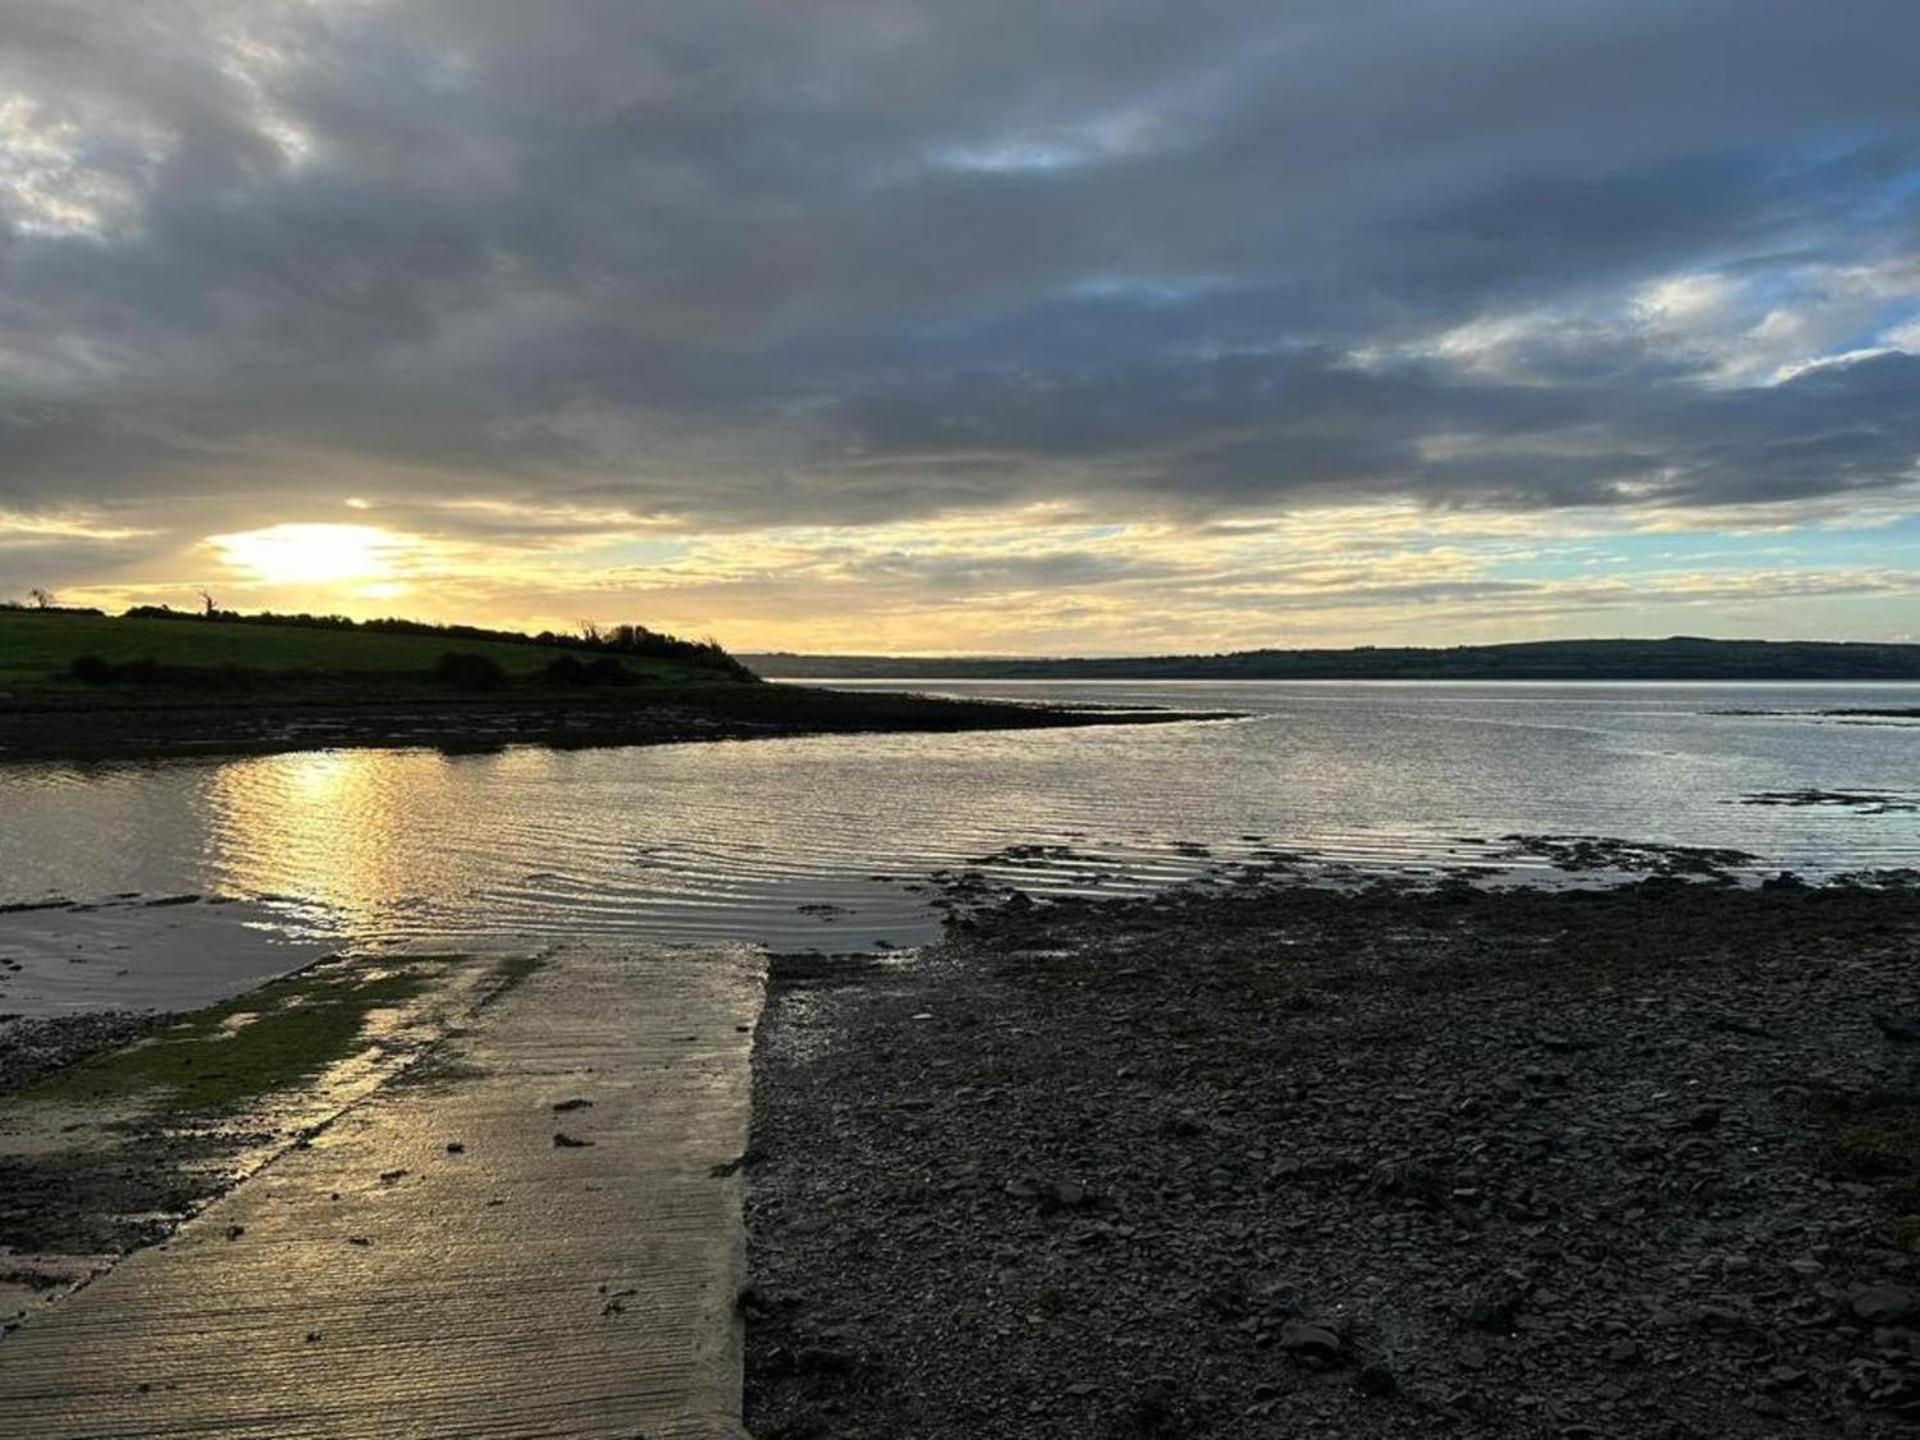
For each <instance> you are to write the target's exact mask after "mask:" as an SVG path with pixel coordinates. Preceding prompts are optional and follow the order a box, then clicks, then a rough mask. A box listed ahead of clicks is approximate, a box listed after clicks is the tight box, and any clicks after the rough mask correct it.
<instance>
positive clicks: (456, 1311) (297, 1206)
mask: <svg viewBox="0 0 1920 1440" xmlns="http://www.w3.org/2000/svg"><path fill="white" fill-rule="evenodd" d="M763 988H764V973H763V968H762V963H761V961H760V958H759V956H758V955H757V954H756V953H754V952H751V951H747V950H700V951H687V950H669V949H660V950H635V949H627V950H622V951H604V950H564V951H561V952H558V953H557V954H555V955H554V956H553V957H552V958H551V959H550V960H549V961H548V962H547V963H546V964H545V965H544V966H543V967H542V968H541V969H539V970H537V971H536V972H534V973H533V974H532V975H531V976H530V977H528V978H527V979H526V980H525V981H524V982H522V983H521V984H520V985H518V986H517V987H515V988H514V989H513V990H511V991H510V992H508V993H506V994H504V995H503V996H501V997H500V998H499V1000H498V1001H497V1002H495V1003H494V1004H492V1005H490V1006H488V1007H487V1008H486V1009H484V1010H483V1011H481V1012H480V1013H479V1014H478V1016H476V1018H475V1020H474V1022H473V1024H472V1025H471V1027H470V1028H469V1029H468V1030H467V1031H466V1032H465V1033H463V1034H460V1035H458V1036H456V1037H453V1038H451V1039H449V1040H448V1041H446V1042H444V1044H443V1045H442V1046H441V1047H440V1049H439V1050H438V1051H436V1052H435V1053H434V1054H433V1055H432V1056H430V1057H429V1059H428V1060H426V1061H424V1062H422V1065H421V1067H418V1069H417V1070H416V1072H414V1073H412V1074H409V1075H408V1076H406V1077H403V1078H402V1079H401V1080H400V1081H398V1082H396V1083H393V1084H390V1085H388V1086H387V1087H385V1088H384V1089H382V1090H380V1091H378V1092H376V1093H375V1094H374V1095H373V1096H372V1097H370V1098H369V1099H367V1100H366V1101H364V1102H362V1103H361V1104H360V1105H358V1106H356V1107H355V1108H354V1109H352V1110H350V1111H348V1112H347V1113H346V1114H345V1115H344V1116H342V1117H341V1118H340V1119H339V1120H338V1121H337V1122H336V1123H335V1124H334V1125H333V1126H331V1127H330V1128H329V1129H328V1130H326V1131H325V1132H324V1133H322V1134H320V1135H318V1136H316V1137H314V1138H313V1140H312V1141H311V1143H310V1144H309V1145H308V1146H306V1147H305V1148H294V1149H291V1150H289V1151H287V1152H286V1153H285V1154H284V1155H282V1156H281V1157H280V1158H278V1159H277V1160H275V1161H274V1162H273V1163H272V1164H271V1165H269V1166H268V1167H267V1168H266V1169H265V1170H263V1171H262V1172H261V1173H259V1174H258V1175H256V1176H255V1177H254V1178H253V1179H251V1180H250V1181H248V1182H247V1183H245V1184H244V1185H242V1186H241V1187H240V1188H239V1189H237V1190H236V1191H234V1192H233V1193H231V1194H230V1195H228V1196H227V1197H225V1198H224V1199H223V1200H220V1201H218V1202H216V1203H215V1204H214V1205H212V1206H210V1207H209V1208H208V1209H207V1210H206V1211H204V1212H203V1213H202V1214H201V1215H199V1216H198V1217H197V1218H195V1219H194V1220H192V1221H190V1222H189V1223H188V1224H187V1225H185V1226H183V1227H182V1228H181V1229H180V1230H179V1231H178V1232H177V1233H176V1234H175V1235H174V1236H173V1238H172V1239H171V1240H170V1241H168V1242H167V1243H165V1244H164V1245H160V1246H156V1247H154V1248H153V1249H150V1250H145V1251H141V1252H139V1253H137V1254H135V1255H133V1256H131V1257H129V1258H128V1259H126V1260H125V1261H123V1262H122V1263H121V1264H120V1265H119V1266H118V1267H116V1268H115V1269H114V1270H112V1271H111V1272H109V1273H108V1274H107V1275H105V1276H103V1277H102V1278H100V1279H99V1280H97V1281H95V1282H94V1283H93V1284H91V1285H89V1286H87V1287H86V1288H85V1289H83V1290H81V1291H80V1292H79V1293H77V1294H75V1295H73V1296H72V1297H70V1298H69V1299H67V1300H65V1301H63V1302H62V1303H60V1304H58V1305H55V1306H53V1307H51V1308H49V1309H47V1310H45V1311H44V1312H41V1313H39V1314H36V1315H35V1316H33V1317H32V1318H31V1319H30V1320H28V1321H27V1322H26V1323H25V1324H23V1325H22V1326H21V1328H20V1329H19V1330H17V1331H16V1332H14V1333H13V1334H12V1335H10V1336H9V1337H7V1338H6V1339H5V1340H3V1341H0V1435H4V1436H9V1437H11V1436H19V1437H23V1440H24V1437H28V1436H31V1437H35V1440H80V1437H86V1440H108V1437H114V1440H121V1437H136V1436H137V1437H173V1436H198V1435H207V1436H222V1437H260V1440H308V1437H311V1440H361V1437H369V1440H371V1437H379V1440H413V1437H443V1436H472V1437H497V1440H506V1437H513V1440H521V1437H568V1440H572V1437H596V1440H639V1437H642V1436H644V1437H646V1440H668V1437H702V1440H705V1437H734V1436H742V1435H744V1431H742V1430H741V1428H740V1366H741V1346H740V1339H741V1329H740V1322H739V1319H738V1316H737V1313H736V1299H737V1296H738V1292H739V1287H740V1285H741V1283H742V1279H743V1274H744V1241H743V1233H742V1228H741V1222H740V1187H741V1184H742V1177H741V1176H740V1175H739V1174H738V1173H737V1172H736V1168H735V1167H734V1166H733V1165H731V1164H730V1163H729V1162H732V1161H735V1160H737V1159H738V1157H739V1156H740V1155H741V1153H742V1152H743V1150H744V1149H745V1146H746V1143H747V1125H748V1105H749V1057H750V1049H751V1041H752V1034H751V1031H752V1026H753V1023H754V1021H755V1018H756V1017H757V1014H758V1011H759V1007H760V1001H761V995H762V992H763ZM581 1102H585V1103H581Z"/></svg>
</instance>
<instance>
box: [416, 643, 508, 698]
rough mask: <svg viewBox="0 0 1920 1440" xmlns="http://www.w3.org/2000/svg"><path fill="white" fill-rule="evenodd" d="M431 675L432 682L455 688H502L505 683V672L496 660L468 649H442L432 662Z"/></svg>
mask: <svg viewBox="0 0 1920 1440" xmlns="http://www.w3.org/2000/svg"><path fill="white" fill-rule="evenodd" d="M432 675H433V679H434V683H436V684H439V685H449V686H452V687H453V688H454V689H455V690H471V691H476V692H477V691H484V690H503V689H505V688H506V684H507V672H506V670H505V669H503V668H502V667H501V664H500V662H499V661H498V660H495V659H494V658H493V657H492V656H490V655H476V654H474V653H473V652H471V651H468V650H447V651H443V652H442V653H441V656H440V658H439V659H438V660H436V661H434V662H433V670H432Z"/></svg>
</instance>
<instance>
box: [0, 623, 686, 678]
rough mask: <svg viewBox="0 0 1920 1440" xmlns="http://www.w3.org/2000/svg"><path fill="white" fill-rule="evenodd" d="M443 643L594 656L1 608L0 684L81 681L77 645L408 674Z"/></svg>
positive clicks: (110, 653) (641, 673)
mask: <svg viewBox="0 0 1920 1440" xmlns="http://www.w3.org/2000/svg"><path fill="white" fill-rule="evenodd" d="M449 650H454V651H459V652H462V653H466V654H479V655H485V656H488V657H490V658H491V659H493V660H496V661H498V662H499V664H500V666H501V668H502V669H504V670H505V671H506V672H507V673H508V674H509V675H510V676H514V677H516V678H518V677H530V676H533V675H535V674H537V673H538V672H539V671H541V670H542V669H544V668H545V667H546V666H547V665H548V664H550V663H551V662H552V661H553V660H554V659H555V657H557V656H559V655H562V654H567V653H576V654H578V655H579V656H580V657H581V658H582V659H583V660H591V659H593V658H595V655H594V652H590V651H585V650H582V651H577V652H569V651H566V650H562V649H558V648H555V647H551V646H545V645H530V644H529V645H517V644H513V643H511V642H505V641H493V640H467V639H457V638H452V637H446V636H436V635H385V634H377V633H368V632H366V631H363V630H321V629H308V628H304V627H301V626H295V625H256V624H222V623H220V622H218V621H201V620H156V619H149V618H144V617H132V618H124V617H116V616H100V615H64V614H40V613H37V612H34V611H30V610H0V692H11V693H15V694H18V693H22V692H31V691H45V690H61V691H70V690H80V689H84V688H85V687H84V686H82V685H81V684H80V683H79V682H77V681H75V680H74V679H73V678H72V676H71V675H70V673H69V670H68V667H69V666H70V665H71V664H72V663H73V661H74V660H75V659H76V658H77V657H79V656H82V655H97V656H99V657H101V658H102V659H104V660H109V661H113V662H115V663H124V662H127V661H134V660H155V661H158V662H159V663H160V664H162V665H169V666H175V665H187V666H222V665H237V666H242V667H245V668H247V669H250V670H266V671H283V670H302V671H309V672H314V673H316V674H367V673H375V672H387V673H391V674H392V675H394V677H395V679H396V680H398V679H399V678H400V677H401V676H404V675H409V674H411V675H424V674H425V673H426V672H427V671H428V670H430V669H431V668H432V666H433V663H434V661H435V660H437V659H438V658H439V657H440V656H441V655H442V654H444V653H445V652H447V651H449ZM618 658H619V660H620V663H621V665H623V666H624V667H625V668H626V669H627V670H629V671H631V672H632V673H633V674H634V675H636V676H638V677H641V678H643V679H646V680H652V681H659V682H667V683H692V682H711V681H713V680H715V679H717V678H724V677H720V676H717V675H716V674H715V672H714V671H712V670H710V669H705V668H702V667H698V666H694V665H689V664H686V663H683V662H680V661H677V660H671V659H659V658H655V657H651V656H634V655H622V656H620V657H618Z"/></svg>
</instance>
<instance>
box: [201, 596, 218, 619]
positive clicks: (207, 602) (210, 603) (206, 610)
mask: <svg viewBox="0 0 1920 1440" xmlns="http://www.w3.org/2000/svg"><path fill="white" fill-rule="evenodd" d="M200 613H201V614H202V615H206V616H214V615H218V614H219V613H220V606H219V604H218V602H216V601H215V600H214V598H213V592H212V591H211V590H202V591H201V592H200Z"/></svg>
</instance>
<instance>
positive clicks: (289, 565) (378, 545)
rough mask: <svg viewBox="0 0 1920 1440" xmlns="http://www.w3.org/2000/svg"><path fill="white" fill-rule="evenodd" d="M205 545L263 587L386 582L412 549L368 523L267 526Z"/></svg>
mask: <svg viewBox="0 0 1920 1440" xmlns="http://www.w3.org/2000/svg"><path fill="white" fill-rule="evenodd" d="M208 543H209V544H211V545H212V546H213V547H214V549H215V550H217V551H218V552H219V554H220V558H221V560H222V561H223V562H224V563H225V564H226V565H228V566H229V567H230V568H232V569H235V570H238V571H240V572H242V573H243V574H245V575H246V576H247V577H248V578H249V579H251V580H255V581H258V582H260V583H261V584H266V585H325V584H334V583H337V582H340V581H346V580H387V579H390V578H392V577H393V576H394V575H395V574H396V573H397V571H398V569H399V565H400V562H401V560H402V559H403V558H404V557H405V556H406V555H407V554H408V553H409V552H410V551H412V550H413V549H414V548H416V542H415V541H413V540H412V539H411V538H410V537H407V536H404V535H395V534H393V533H392V532H391V531H387V530H382V529H380V528H379V527H377V526H373V525H299V524H290V525H272V526H268V527H267V528H266V529H264V530H245V531H241V532H239V533H238V534H233V535H215V536H212V537H210V539H209V541H208Z"/></svg>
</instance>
